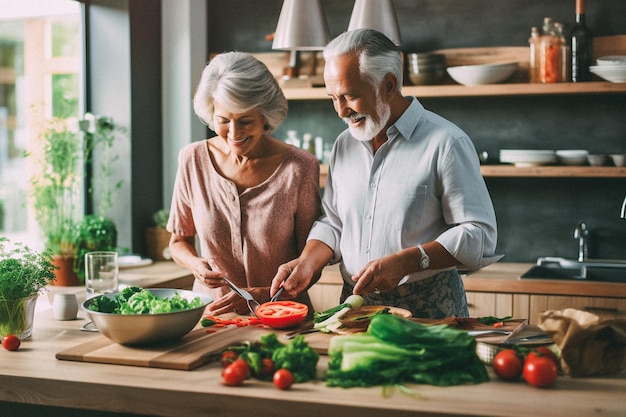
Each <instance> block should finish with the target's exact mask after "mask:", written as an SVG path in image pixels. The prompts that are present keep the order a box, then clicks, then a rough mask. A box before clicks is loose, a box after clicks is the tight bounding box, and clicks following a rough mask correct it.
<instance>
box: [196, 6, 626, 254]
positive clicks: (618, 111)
mask: <svg viewBox="0 0 626 417" xmlns="http://www.w3.org/2000/svg"><path fill="white" fill-rule="evenodd" d="M208 1H209V8H208V10H209V16H208V20H209V33H208V36H209V39H208V44H209V51H210V52H220V51H225V50H233V49H235V50H244V51H250V52H269V51H271V42H269V41H267V40H266V39H265V36H266V35H267V34H270V33H272V32H273V31H274V30H275V27H276V22H277V20H278V15H279V12H280V7H281V5H282V0H264V1H263V2H259V1H255V0H231V1H228V2H224V1H219V0H208ZM353 4H354V2H353V1H352V0H324V1H323V5H324V8H325V13H326V17H327V20H328V24H329V29H330V32H331V35H332V36H335V35H337V34H339V33H341V32H342V31H344V30H346V29H347V26H348V21H349V19H350V12H351V10H352V5H353ZM394 4H395V7H396V11H397V14H398V20H399V24H400V27H401V32H402V38H403V47H402V49H403V50H404V51H405V52H423V51H428V50H433V49H440V48H460V47H477V46H526V45H527V44H528V43H527V42H528V36H529V33H530V28H531V26H539V25H540V24H541V22H542V19H543V17H545V16H551V17H553V18H555V19H556V20H559V21H562V22H564V23H566V24H571V23H572V22H573V20H574V6H575V1H574V0H395V1H394ZM587 14H588V18H587V21H588V24H589V26H590V27H591V29H592V31H593V32H594V35H595V36H606V35H616V34H626V2H625V1H623V0H594V1H588V2H587ZM421 101H422V102H423V103H424V105H425V106H426V107H427V108H429V109H431V110H433V111H435V112H437V113H439V114H441V115H443V116H444V117H447V118H448V119H450V120H452V121H453V122H455V123H456V124H458V125H459V126H460V127H462V128H463V129H464V130H465V131H466V132H467V133H468V134H469V135H470V137H472V139H473V140H474V143H475V145H476V148H477V149H478V150H480V151H482V150H486V151H487V152H488V153H489V154H490V155H497V153H498V150H499V149H502V148H528V149H536V148H540V149H541V148H545V149H588V150H590V151H593V152H605V153H609V152H626V138H625V136H626V117H624V109H626V95H624V94H615V95H584V96H562V95H554V96H527V97H479V98H448V99H443V98H428V99H422V100H421ZM289 129H295V130H298V131H299V132H301V133H303V132H310V133H313V134H314V135H320V136H323V137H324V138H325V140H327V141H332V140H333V139H334V138H335V137H336V135H337V133H338V132H340V131H341V130H343V129H344V125H343V123H342V122H341V121H340V120H339V119H338V118H337V116H336V114H335V112H334V111H333V109H332V105H331V103H330V102H329V101H325V100H321V101H292V102H290V110H289V116H288V118H287V120H286V121H285V122H284V123H283V125H282V126H281V127H280V128H279V129H278V130H277V132H276V136H277V137H279V138H283V137H285V136H286V131H287V130H289ZM486 181H487V185H488V187H489V190H490V193H491V195H492V199H493V202H494V205H495V208H496V214H497V217H498V225H499V234H500V239H499V243H498V250H499V251H500V252H501V253H504V254H506V257H505V259H504V260H505V261H508V262H533V261H535V260H536V258H537V257H538V256H545V255H550V256H566V257H575V256H576V253H577V242H576V241H575V240H574V239H573V230H574V228H575V226H576V224H577V223H578V222H579V221H585V222H586V223H587V225H588V227H589V228H590V229H591V247H590V255H591V256H595V257H605V258H626V221H624V220H621V219H619V218H618V212H619V208H620V205H621V202H622V200H623V198H624V196H625V195H626V180H624V179H622V178H620V179H604V178H597V179H587V178H572V179H557V178H518V179H510V178H487V179H486Z"/></svg>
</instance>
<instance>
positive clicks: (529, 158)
mask: <svg viewBox="0 0 626 417" xmlns="http://www.w3.org/2000/svg"><path fill="white" fill-rule="evenodd" d="M500 162H502V163H504V164H513V165H515V166H516V167H532V166H539V165H549V164H554V163H555V162H556V153H555V152H554V151H548V150H532V149H501V150H500Z"/></svg>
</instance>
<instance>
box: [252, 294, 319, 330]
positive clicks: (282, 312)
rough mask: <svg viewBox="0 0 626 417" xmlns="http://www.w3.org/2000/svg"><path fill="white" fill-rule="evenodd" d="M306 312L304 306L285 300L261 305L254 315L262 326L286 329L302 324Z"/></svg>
mask: <svg viewBox="0 0 626 417" xmlns="http://www.w3.org/2000/svg"><path fill="white" fill-rule="evenodd" d="M308 312H309V307H308V306H307V305H306V304H302V303H297V302H295V301H288V300H285V301H272V302H269V303H264V304H261V306H260V307H259V308H258V309H257V310H256V315H257V317H258V318H259V319H260V320H261V322H262V323H263V324H266V325H268V326H270V327H272V328H274V329H286V328H289V327H293V326H295V325H296V324H298V323H300V322H302V321H303V320H304V319H305V318H306V315H307V314H308Z"/></svg>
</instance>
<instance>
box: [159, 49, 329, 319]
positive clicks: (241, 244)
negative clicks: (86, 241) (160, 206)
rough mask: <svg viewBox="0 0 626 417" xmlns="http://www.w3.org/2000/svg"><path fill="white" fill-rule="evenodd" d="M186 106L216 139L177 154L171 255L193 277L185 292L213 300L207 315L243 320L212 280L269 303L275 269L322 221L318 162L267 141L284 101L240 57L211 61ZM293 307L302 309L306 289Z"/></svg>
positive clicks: (253, 63)
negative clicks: (228, 282)
mask: <svg viewBox="0 0 626 417" xmlns="http://www.w3.org/2000/svg"><path fill="white" fill-rule="evenodd" d="M193 104H194V110H195V112H196V115H197V116H198V117H199V118H200V119H201V120H202V122H203V123H205V124H207V125H208V126H209V128H211V130H213V131H214V132H215V133H216V134H217V136H215V137H212V138H210V139H206V140H202V141H199V142H194V143H191V144H189V145H187V146H185V147H184V148H183V149H182V150H181V151H180V154H179V157H178V165H179V167H178V172H177V174H176V182H175V185H174V193H173V197H172V206H171V212H170V213H171V214H170V218H169V221H168V225H167V229H168V230H169V231H170V232H171V233H172V237H171V240H170V251H171V254H172V257H173V259H174V260H175V261H176V263H178V264H179V265H181V266H183V267H185V268H187V269H189V270H190V271H191V272H192V273H193V275H194V277H195V282H194V286H193V289H194V291H199V292H203V293H208V294H210V295H211V296H212V297H213V298H214V300H215V301H214V302H213V303H212V304H211V305H210V306H209V311H210V312H211V313H212V314H216V315H217V314H222V313H226V312H230V311H233V312H235V313H238V314H242V313H245V312H247V307H246V303H245V302H244V300H243V299H241V298H240V297H239V296H238V295H236V294H235V293H234V292H232V291H231V290H230V289H229V288H228V287H227V286H225V282H224V280H222V279H220V278H221V277H227V278H229V279H230V280H231V281H232V282H233V283H234V284H236V285H238V286H239V287H241V288H245V289H247V290H248V291H249V292H250V293H252V295H253V296H254V298H255V299H256V300H257V301H259V302H261V303H263V302H266V301H268V300H269V287H270V283H271V281H272V277H273V276H274V274H275V273H276V270H277V269H278V266H279V265H281V264H283V263H285V262H287V261H289V260H291V259H293V258H295V257H297V256H298V255H299V254H300V252H301V251H302V248H303V247H304V245H305V241H306V237H307V234H308V232H309V230H310V229H311V226H312V225H313V222H314V221H315V220H316V219H317V218H318V216H319V215H320V214H321V209H320V194H319V164H318V161H317V160H316V158H315V157H314V156H313V155H311V154H310V153H308V152H306V151H304V150H301V149H298V148H295V147H293V146H291V145H288V144H286V143H284V142H281V141H280V140H277V139H275V138H273V137H271V136H270V134H271V133H272V132H273V131H274V130H275V129H276V127H277V126H278V125H279V124H280V123H281V122H282V121H283V120H284V119H285V117H286V116H287V100H286V99H285V96H284V95H283V93H282V91H281V89H280V87H279V86H278V83H277V82H276V80H275V79H274V77H273V75H272V74H271V73H270V71H269V70H268V69H267V67H266V66H265V65H264V64H263V63H261V62H260V61H258V60H257V59H255V58H254V57H252V56H251V55H249V54H246V53H241V52H229V53H224V54H221V55H218V56H217V57H215V58H214V59H212V60H211V62H210V63H209V64H208V65H207V66H206V68H205V69H204V71H203V73H202V78H201V80H200V83H199V85H198V89H197V91H196V94H195V96H194V100H193ZM196 238H197V242H198V244H199V249H200V251H199V252H198V251H197V250H196ZM297 300H298V301H300V302H304V303H306V304H307V305H309V306H310V300H309V297H308V295H307V293H306V292H304V293H303V294H301V295H299V296H298V298H297Z"/></svg>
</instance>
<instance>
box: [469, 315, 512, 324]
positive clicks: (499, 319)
mask: <svg viewBox="0 0 626 417" xmlns="http://www.w3.org/2000/svg"><path fill="white" fill-rule="evenodd" d="M512 318H513V316H506V317H494V316H485V317H478V318H477V319H476V320H478V321H479V322H480V323H482V324H487V325H491V324H496V323H501V322H503V321H508V320H511V319H512Z"/></svg>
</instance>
